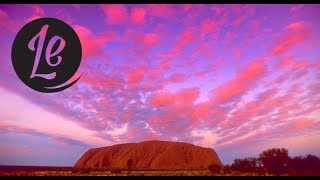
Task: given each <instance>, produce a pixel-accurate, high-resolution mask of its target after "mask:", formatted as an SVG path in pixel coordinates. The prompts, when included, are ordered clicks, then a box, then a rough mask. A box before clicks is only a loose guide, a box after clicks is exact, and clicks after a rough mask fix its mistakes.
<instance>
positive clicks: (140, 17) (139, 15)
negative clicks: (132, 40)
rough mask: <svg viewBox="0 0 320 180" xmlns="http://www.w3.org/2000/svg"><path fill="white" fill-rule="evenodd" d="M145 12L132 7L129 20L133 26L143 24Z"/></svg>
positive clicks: (139, 8)
mask: <svg viewBox="0 0 320 180" xmlns="http://www.w3.org/2000/svg"><path fill="white" fill-rule="evenodd" d="M146 14H147V10H146V9H145V8H142V7H133V8H132V10H131V20H132V22H133V23H135V24H143V23H144V22H145V18H146Z"/></svg>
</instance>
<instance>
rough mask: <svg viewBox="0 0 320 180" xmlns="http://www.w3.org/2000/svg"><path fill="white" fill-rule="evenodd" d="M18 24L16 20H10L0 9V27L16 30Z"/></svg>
mask: <svg viewBox="0 0 320 180" xmlns="http://www.w3.org/2000/svg"><path fill="white" fill-rule="evenodd" d="M18 26H19V24H18V23H17V22H16V21H13V20H11V19H10V17H9V16H8V14H7V13H6V12H5V11H3V10H1V9H0V27H2V28H5V29H6V28H7V29H9V30H10V31H12V32H16V31H17V30H18ZM0 32H1V30H0Z"/></svg>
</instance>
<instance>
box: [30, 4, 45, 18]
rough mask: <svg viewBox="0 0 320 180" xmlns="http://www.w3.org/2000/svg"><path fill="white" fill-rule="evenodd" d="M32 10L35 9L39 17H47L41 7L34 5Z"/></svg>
mask: <svg viewBox="0 0 320 180" xmlns="http://www.w3.org/2000/svg"><path fill="white" fill-rule="evenodd" d="M32 8H33V10H34V13H35V14H37V15H39V16H44V15H45V13H44V10H43V9H42V8H41V7H40V6H39V5H33V6H32Z"/></svg>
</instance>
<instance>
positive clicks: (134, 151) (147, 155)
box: [75, 141, 222, 170]
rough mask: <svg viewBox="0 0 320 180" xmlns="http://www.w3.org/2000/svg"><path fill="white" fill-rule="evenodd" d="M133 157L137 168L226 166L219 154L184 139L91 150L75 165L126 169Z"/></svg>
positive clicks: (161, 168)
mask: <svg viewBox="0 0 320 180" xmlns="http://www.w3.org/2000/svg"><path fill="white" fill-rule="evenodd" d="M129 159H132V160H133V167H134V168H137V169H154V170H174V169H207V168H208V166H209V165H211V164H217V165H221V166H222V163H221V161H220V159H219V157H218V155H217V153H216V152H215V151H214V150H213V149H210V148H204V147H200V146H195V145H192V144H189V143H182V142H168V141H145V142H141V143H128V144H118V145H113V146H108V147H102V148H94V149H90V150H88V151H87V152H86V153H84V154H83V155H82V157H81V158H80V159H79V160H78V162H77V163H76V164H75V167H112V168H121V169H126V168H127V161H128V160H129Z"/></svg>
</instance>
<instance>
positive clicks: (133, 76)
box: [127, 67, 146, 83]
mask: <svg viewBox="0 0 320 180" xmlns="http://www.w3.org/2000/svg"><path fill="white" fill-rule="evenodd" d="M145 73H146V68H144V67H142V68H138V69H135V70H133V71H131V72H130V73H129V74H128V75H127V81H128V82H129V83H134V82H138V81H140V80H141V79H142V78H143V76H144V74H145Z"/></svg>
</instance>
